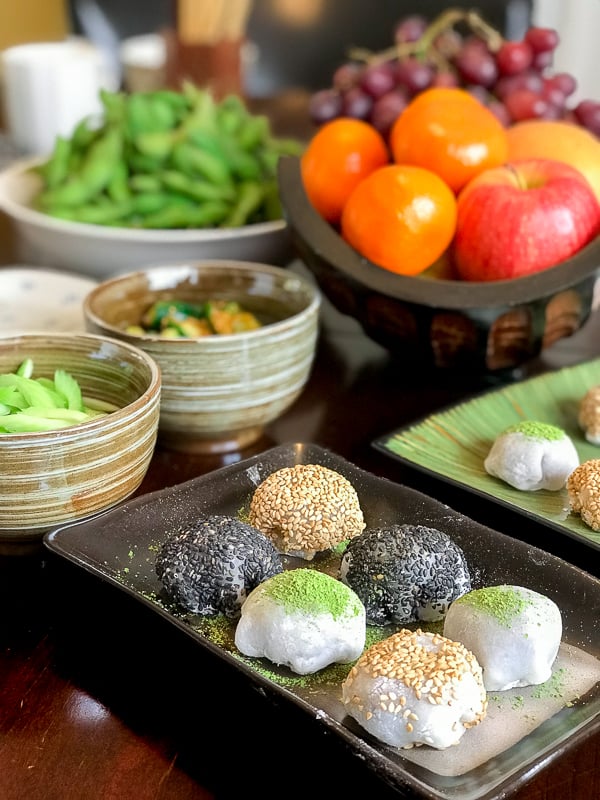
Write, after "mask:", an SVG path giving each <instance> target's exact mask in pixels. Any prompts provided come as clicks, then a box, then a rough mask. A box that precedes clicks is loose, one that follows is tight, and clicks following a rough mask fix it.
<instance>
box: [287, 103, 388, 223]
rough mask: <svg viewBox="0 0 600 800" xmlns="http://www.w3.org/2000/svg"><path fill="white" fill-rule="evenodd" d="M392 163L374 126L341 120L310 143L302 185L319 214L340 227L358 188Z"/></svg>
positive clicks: (304, 158)
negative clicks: (360, 183) (374, 173)
mask: <svg viewBox="0 0 600 800" xmlns="http://www.w3.org/2000/svg"><path fill="white" fill-rule="evenodd" d="M389 160H390V154H389V150H388V147H387V145H386V143H385V141H384V139H383V137H382V136H381V134H380V133H378V131H377V130H375V128H374V127H373V126H372V125H369V124H368V123H367V122H363V121H362V120H358V119H352V118H350V117H340V118H339V119H336V120H333V121H332V122H328V123H326V124H325V125H323V127H321V128H320V129H319V130H318V131H317V133H316V134H315V135H314V136H313V138H312V139H311V140H310V142H309V143H308V146H307V148H306V150H305V151H304V153H303V155H302V157H301V160H300V169H301V175H302V183H303V185H304V189H305V191H306V194H307V196H308V199H309V200H310V202H311V203H312V205H313V206H314V207H315V208H316V210H317V211H318V212H319V214H321V216H322V217H324V218H325V219H326V220H327V221H328V222H331V223H337V222H339V220H340V217H341V214H342V209H343V207H344V203H345V202H346V200H347V199H348V197H349V195H350V193H351V192H352V190H353V189H354V187H355V186H356V184H357V183H359V181H361V180H362V179H363V178H365V177H366V176H367V175H369V174H370V173H371V172H372V171H373V170H374V169H377V168H378V167H381V166H383V165H384V164H387V163H388V162H389Z"/></svg>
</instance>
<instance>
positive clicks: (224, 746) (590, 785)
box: [0, 265, 600, 800]
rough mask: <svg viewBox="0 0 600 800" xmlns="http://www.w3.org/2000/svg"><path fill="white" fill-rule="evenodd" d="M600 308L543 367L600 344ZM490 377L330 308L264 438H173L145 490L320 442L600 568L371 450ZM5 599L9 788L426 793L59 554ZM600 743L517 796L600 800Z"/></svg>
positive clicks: (82, 798) (219, 794)
mask: <svg viewBox="0 0 600 800" xmlns="http://www.w3.org/2000/svg"><path fill="white" fill-rule="evenodd" d="M294 267H296V265H294ZM299 268H300V269H301V270H302V269H303V268H302V267H301V266H299ZM597 317H598V315H597V314H595V315H594V316H593V318H592V319H591V320H590V321H589V322H588V323H587V325H586V327H585V328H584V329H583V330H582V331H581V332H580V333H579V334H577V335H576V336H575V337H572V340H569V341H568V342H566V343H560V344H559V345H558V346H555V348H554V350H553V351H551V354H550V356H551V357H550V359H549V361H548V360H546V361H545V362H538V363H537V364H535V365H532V371H533V370H535V369H540V368H547V367H548V366H557V365H560V363H571V362H574V361H577V360H581V359H582V358H587V357H590V356H592V355H594V354H595V353H596V352H597V349H596V350H595V349H594V342H595V341H596V342H597V341H599V339H598V324H599V321H598V319H597ZM596 347H597V348H599V349H600V346H598V345H596ZM489 385H490V384H489V382H486V381H482V380H481V379H478V378H477V377H471V378H470V379H467V378H465V377H463V378H462V379H460V380H458V379H457V378H456V376H454V375H446V374H443V373H439V372H438V373H428V374H427V373H425V374H422V375H419V374H415V373H414V372H411V373H407V372H406V371H405V370H404V369H403V368H402V367H401V366H400V365H398V364H397V363H395V362H394V361H393V360H392V359H390V357H389V355H388V354H387V352H386V351H384V350H383V349H382V348H380V347H379V346H378V345H376V344H375V343H373V342H371V341H370V340H369V339H367V338H366V336H365V335H364V334H363V333H362V331H361V330H360V328H359V327H358V325H357V324H356V323H355V322H354V320H351V319H349V318H347V317H343V316H342V315H340V314H338V313H337V312H336V311H335V310H334V309H332V308H331V306H330V305H329V304H328V303H327V302H325V304H324V308H323V315H322V330H321V337H320V343H319V348H318V354H317V359H316V363H315V366H314V370H313V374H312V377H311V380H310V382H309V384H308V386H307V387H306V389H305V391H304V392H303V394H302V396H301V398H300V399H299V400H298V401H297V402H296V404H295V405H294V406H293V408H292V409H290V410H289V411H288V412H287V413H286V414H285V415H284V416H283V417H282V418H281V419H280V420H278V421H277V422H276V423H274V424H273V425H271V426H270V427H269V429H268V430H267V431H266V432H265V435H264V437H263V438H262V439H261V440H260V442H258V443H257V444H256V445H255V446H253V447H252V448H250V449H249V450H247V451H244V452H242V453H234V454H230V455H228V456H211V457H200V456H186V455H182V454H178V453H173V452H167V451H163V450H157V451H156V454H155V457H154V459H153V462H152V464H151V467H150V470H149V472H148V474H147V477H146V479H145V480H144V482H143V485H142V486H141V488H140V490H139V491H140V493H142V492H147V491H151V490H154V489H157V488H161V487H165V486H169V485H174V484H177V483H180V482H182V481H184V480H187V479H188V478H191V477H194V476H196V475H200V474H203V473H206V472H207V471H209V470H212V469H215V468H217V467H220V466H222V465H224V464H226V463H231V462H232V461H236V460H239V459H240V458H244V457H247V456H250V455H253V454H254V453H257V452H260V451H262V450H264V449H267V448H269V447H271V446H275V445H277V444H280V443H284V442H290V441H298V442H314V443H318V444H320V445H323V446H325V447H328V448H329V449H331V450H333V451H334V452H336V453H338V454H340V455H342V456H344V457H346V458H347V459H349V460H351V461H353V462H354V463H356V464H358V465H360V466H362V467H363V468H365V469H368V470H370V471H372V472H374V473H375V474H378V475H383V476H386V477H388V478H391V479H392V480H395V481H398V482H401V483H405V484H407V485H411V486H414V487H416V488H418V489H421V490H422V491H425V492H426V493H427V494H430V495H432V496H435V497H437V498H438V499H440V500H442V501H443V502H446V503H447V504H448V505H450V506H452V507H454V508H456V509H457V510H459V511H462V512H463V513H466V514H467V515H469V516H471V517H473V518H475V519H477V520H478V521H480V522H483V523H485V524H488V525H490V526H491V527H494V528H497V529H499V530H503V531H504V532H513V531H514V532H515V533H516V534H518V535H519V536H520V537H521V538H525V539H527V540H528V541H530V542H531V543H533V544H535V545H538V546H541V547H546V548H547V549H549V550H551V551H553V552H554V553H556V554H557V555H559V556H561V557H563V558H566V559H569V560H570V561H572V562H573V563H575V564H577V565H578V566H580V567H582V568H584V569H587V570H588V571H591V572H596V574H597V573H598V558H597V553H594V552H590V548H587V547H585V546H583V545H579V544H578V543H577V542H575V541H572V540H566V539H567V537H562V539H561V537H559V536H557V535H556V534H552V533H548V532H547V531H545V530H543V529H541V528H538V527H536V526H535V525H534V524H533V523H529V522H527V523H526V524H524V523H521V524H519V526H518V527H515V517H514V516H513V515H511V514H510V512H508V511H503V510H501V509H498V508H494V507H490V506H489V505H488V504H486V503H485V502H483V501H478V500H477V499H476V498H475V497H474V496H471V495H468V494H467V493H466V492H461V491H459V490H458V489H455V488H453V487H451V486H449V485H446V484H443V483H441V482H440V481H435V480H433V479H427V478H426V477H425V476H423V475H420V474H418V473H416V472H415V471H412V470H410V469H408V468H406V467H403V466H402V465H400V464H399V463H398V462H395V461H393V460H392V459H391V458H388V457H387V456H385V455H383V454H381V453H379V452H378V451H376V450H375V449H374V448H373V447H372V445H371V442H372V440H373V439H374V438H375V437H377V436H379V435H382V434H385V433H387V432H389V431H391V430H393V429H395V428H397V427H400V426H402V425H404V424H406V423H408V422H410V421H412V420H415V419H417V418H419V417H420V416H422V415H424V414H427V413H429V412H431V411H434V410H436V409H438V408H440V407H442V406H444V405H446V404H448V403H451V402H454V401H456V400H459V399H460V398H462V397H465V396H467V395H469V394H471V393H472V392H475V391H478V390H479V389H482V388H486V387H488V386H489ZM0 600H1V606H0V799H1V800H192V798H193V799H194V800H201V799H202V798H207V799H208V798H218V799H219V800H221V798H224V799H227V800H228V799H229V798H238V797H243V796H245V797H261V798H275V797H277V798H280V797H283V796H285V795H287V796H289V797H291V798H294V797H299V796H303V795H309V794H310V795H311V796H313V797H316V798H322V797H323V798H324V797H328V796H336V797H358V796H359V794H363V793H365V792H369V796H371V797H373V798H381V799H382V800H383V798H390V800H392V798H398V797H400V796H407V797H409V796H412V795H408V794H407V795H401V794H399V793H398V792H392V791H391V790H390V788H389V787H388V786H387V785H385V784H383V782H381V781H380V780H379V779H378V778H377V776H375V775H373V774H372V773H371V772H370V771H369V770H368V769H367V768H366V767H365V766H364V765H363V764H362V763H357V760H356V759H355V758H353V757H352V756H351V755H350V754H349V753H348V752H346V751H345V750H344V746H343V745H342V744H340V743H339V742H338V741H337V740H336V739H335V738H334V737H333V736H332V735H331V734H327V733H323V732H322V730H321V729H322V727H323V726H319V724H318V721H316V720H314V719H306V718H305V717H307V715H305V714H304V713H301V712H300V711H298V712H297V714H290V711H289V709H288V708H287V704H285V705H286V708H283V707H282V705H281V704H279V703H278V702H277V701H272V700H267V699H266V698H265V697H264V696H262V695H261V693H260V692H257V691H255V690H254V689H251V688H250V687H248V685H247V681H244V679H243V676H241V675H240V674H238V673H237V672H236V671H234V670H232V669H231V667H229V666H228V665H227V664H224V663H223V662H221V661H220V660H218V659H213V657H212V656H211V655H210V654H209V653H206V652H204V651H201V648H198V647H197V645H195V644H194V642H193V641H192V640H191V639H189V638H188V637H186V636H184V635H182V633H181V631H177V630H176V629H174V628H173V627H171V626H170V625H169V624H168V623H166V622H165V621H164V620H162V619H161V618H158V617H156V616H155V615H153V614H152V613H151V612H150V611H149V610H148V609H147V608H145V607H143V606H141V604H137V603H136V602H135V601H134V600H133V599H131V598H129V596H128V595H125V594H124V593H121V592H119V591H117V590H116V589H114V588H113V587H110V586H108V585H106V584H104V583H101V582H100V581H99V580H98V579H96V578H95V577H93V576H92V575H89V574H87V573H85V572H84V571H83V570H78V569H77V568H76V567H74V566H72V565H70V564H68V563H67V562H65V561H63V560H61V559H60V558H59V557H57V556H55V555H54V554H52V553H50V552H47V551H45V550H41V551H40V552H39V553H34V554H32V555H31V556H27V557H23V556H19V557H16V556H4V557H2V558H1V559H0ZM582 612H584V609H582ZM599 745H600V734H598V733H596V734H595V735H593V736H590V737H589V738H588V739H587V740H586V741H585V742H584V743H582V744H580V745H579V746H578V747H577V748H576V749H574V750H573V751H570V752H568V753H567V754H564V755H563V756H561V757H560V758H559V759H558V760H556V761H555V762H553V763H552V764H551V765H549V766H548V767H547V768H545V769H542V770H541V771H540V772H539V774H537V775H536V776H535V778H534V779H533V780H531V782H530V783H529V784H528V785H527V786H526V787H524V788H522V789H521V790H520V791H519V792H518V793H517V794H515V795H514V797H515V798H517V800H591V798H596V797H600V752H599ZM242 793H243V794H242Z"/></svg>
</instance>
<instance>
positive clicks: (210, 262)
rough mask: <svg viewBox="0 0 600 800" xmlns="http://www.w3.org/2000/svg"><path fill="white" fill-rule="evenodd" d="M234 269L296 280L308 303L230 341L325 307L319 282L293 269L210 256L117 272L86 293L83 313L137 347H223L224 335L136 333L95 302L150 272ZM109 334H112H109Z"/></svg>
mask: <svg viewBox="0 0 600 800" xmlns="http://www.w3.org/2000/svg"><path fill="white" fill-rule="evenodd" d="M228 268H233V269H235V270H240V271H243V272H248V273H250V274H252V275H254V274H256V273H257V272H258V273H259V274H261V275H268V276H271V277H273V278H275V279H279V278H280V279H282V280H284V279H287V280H289V281H293V282H294V283H297V284H299V285H300V286H301V288H302V290H303V291H305V292H306V299H307V303H306V305H305V306H304V307H303V308H301V309H300V310H298V311H295V312H294V313H291V314H288V315H287V316H285V317H284V318H283V319H280V320H276V321H275V322H269V323H268V324H266V325H263V326H261V327H260V328H254V329H252V330H248V331H240V332H239V333H228V334H227V335H226V337H225V338H226V340H227V342H231V343H232V344H235V343H237V342H239V341H242V340H245V339H248V338H251V339H252V340H259V339H261V338H265V337H268V336H270V335H271V334H272V333H276V332H278V331H279V330H280V329H281V328H286V327H289V325H290V322H300V321H301V320H303V319H304V318H306V317H312V316H313V315H314V314H316V313H317V312H318V310H319V308H320V306H321V301H322V295H321V291H320V289H319V287H318V286H317V285H316V283H313V282H312V281H310V280H308V279H307V278H305V277H304V276H302V275H298V274H297V273H295V272H290V271H289V270H288V269H286V268H285V267H277V266H275V265H272V264H263V263H261V262H255V261H240V260H235V259H225V258H222V259H219V258H209V259H206V260H197V261H191V260H189V259H188V260H186V261H181V262H173V263H170V264H165V265H153V266H150V267H146V268H143V267H142V268H140V269H136V270H133V271H131V272H127V273H123V274H121V275H114V276H113V277H111V278H108V279H107V280H105V281H102V282H101V283H99V284H98V285H97V286H94V287H93V288H92V289H90V291H89V292H88V294H87V295H86V296H85V298H84V300H83V312H84V316H85V318H86V320H87V321H89V322H91V323H92V324H94V325H95V326H96V327H99V328H103V329H104V330H106V331H114V333H115V335H118V336H119V338H120V339H121V341H126V342H128V343H130V344H131V345H132V346H134V347H139V348H142V347H143V346H144V344H146V343H150V342H152V343H158V342H165V343H167V342H168V343H170V344H169V346H171V344H177V345H179V346H182V347H192V346H197V345H198V343H199V342H202V344H203V345H204V346H205V347H209V348H210V347H215V348H220V347H221V346H222V344H223V339H224V337H223V336H186V337H181V338H172V339H171V338H167V337H164V336H160V335H159V334H153V333H144V334H136V333H128V332H127V331H126V330H124V329H121V328H119V327H117V326H116V325H113V324H112V323H110V322H107V321H106V320H105V319H104V318H103V317H102V316H100V314H98V312H97V311H95V310H94V309H93V308H92V305H93V303H94V301H95V300H96V299H97V298H98V297H99V296H101V295H102V294H103V293H104V292H105V291H106V290H108V289H110V288H113V287H115V286H117V285H118V284H119V283H122V282H123V281H124V280H132V279H136V278H140V279H143V278H144V277H145V276H147V275H152V274H153V273H156V274H158V273H161V272H165V271H167V270H173V271H175V270H181V276H182V279H184V278H185V274H184V271H185V270H186V269H187V270H189V273H188V274H197V270H208V271H211V270H214V271H215V272H216V271H222V270H223V269H228ZM162 288H165V289H176V288H177V284H174V285H173V286H171V287H162ZM152 291H153V290H152V288H150V293H152ZM107 335H108V334H107Z"/></svg>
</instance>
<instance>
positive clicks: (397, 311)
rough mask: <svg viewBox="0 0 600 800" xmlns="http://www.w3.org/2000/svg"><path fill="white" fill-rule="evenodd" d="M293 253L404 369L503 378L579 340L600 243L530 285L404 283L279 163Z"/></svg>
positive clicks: (288, 165)
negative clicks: (359, 248)
mask: <svg viewBox="0 0 600 800" xmlns="http://www.w3.org/2000/svg"><path fill="white" fill-rule="evenodd" d="M279 192H280V197H281V200H282V203H283V206H284V213H285V217H286V219H287V222H288V225H289V227H290V235H291V237H292V242H293V244H294V247H295V248H296V250H297V251H298V253H299V254H300V256H301V257H302V259H303V260H304V261H305V263H306V265H307V266H308V267H309V268H310V269H311V270H312V272H313V273H314V275H315V276H316V278H317V280H318V282H319V285H320V288H321V289H322V291H323V294H325V295H326V296H327V297H328V298H329V299H330V300H331V302H332V303H333V304H334V305H335V306H336V307H337V309H338V310H340V311H341V312H343V313H344V314H348V315H350V316H352V317H355V318H356V319H357V320H358V321H359V322H360V323H361V325H362V327H363V329H364V330H365V332H366V333H367V334H368V335H369V336H370V337H371V338H372V339H374V340H375V341H377V342H379V343H380V344H382V345H384V346H385V347H387V348H388V349H389V350H390V351H391V352H392V353H393V354H394V355H395V356H396V357H397V358H398V359H399V360H401V361H405V362H407V363H410V364H412V365H417V366H419V367H422V366H426V365H427V366H432V367H435V368H437V367H440V368H453V369H463V370H466V371H473V370H477V371H479V372H486V373H501V372H505V371H507V370H513V369H515V368H516V367H519V366H521V365H523V364H525V363H527V362H528V361H530V360H532V359H533V358H534V357H536V356H537V355H539V354H540V352H541V351H542V350H543V349H545V348H547V347H549V346H550V345H552V344H554V343H555V342H556V341H558V340H559V339H562V338H563V337H566V336H570V335H571V334H573V333H575V331H576V330H578V329H579V328H580V327H581V326H582V325H583V323H584V322H585V321H586V320H587V318H588V316H589V314H590V311H591V309H592V303H593V297H594V285H595V283H596V277H597V274H598V269H599V267H600V237H597V238H596V240H595V241H593V242H592V243H591V244H589V245H588V246H587V247H586V248H584V249H583V250H581V251H580V252H579V253H578V254H577V255H575V256H573V257H572V258H570V259H568V260H566V261H564V262H562V263H561V264H559V265H557V266H555V267H552V268H551V269H547V270H544V271H542V272H538V273H536V274H534V275H530V276H527V277H524V278H518V279H515V280H505V281H493V282H487V283H486V282H468V281H460V280H447V279H437V278H435V279H434V278H431V277H424V276H417V277H407V276H403V275H396V274H394V273H392V272H389V271H388V270H385V269H382V268H381V267H378V266H377V265H375V264H373V263H371V262H370V261H368V260H367V259H365V258H363V257H362V256H360V255H359V254H358V253H357V252H356V250H354V249H353V248H352V247H350V245H348V244H347V243H346V242H345V241H344V240H343V239H342V237H341V236H340V235H339V233H338V232H337V231H336V229H335V228H334V227H332V226H331V225H329V224H328V223H327V222H325V221H324V220H323V219H322V218H321V217H320V216H319V214H318V213H317V212H316V211H315V209H314V208H313V207H312V205H311V204H310V202H309V200H308V198H307V196H306V193H305V191H304V188H303V186H302V180H301V176H300V163H299V160H298V159H297V158H293V157H286V158H284V159H281V160H280V162H279Z"/></svg>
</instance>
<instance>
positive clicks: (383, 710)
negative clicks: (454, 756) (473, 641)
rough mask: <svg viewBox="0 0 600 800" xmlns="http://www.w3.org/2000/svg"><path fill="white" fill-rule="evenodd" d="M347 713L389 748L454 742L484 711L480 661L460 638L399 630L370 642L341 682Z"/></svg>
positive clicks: (484, 713)
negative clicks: (373, 642)
mask: <svg viewBox="0 0 600 800" xmlns="http://www.w3.org/2000/svg"><path fill="white" fill-rule="evenodd" d="M342 700H343V702H344V705H345V707H346V711H347V712H348V714H349V715H350V716H351V717H353V718H354V719H355V720H356V721H357V722H358V723H359V724H360V725H361V726H362V727H363V728H364V729H365V730H366V731H368V732H369V733H370V734H371V735H372V736H375V737H376V738H377V739H379V740H381V741H382V742H385V743H386V744H389V745H390V746H391V747H399V748H403V749H408V748H411V747H414V746H415V745H429V746H430V747H434V748H436V749H438V750H443V749H445V748H446V747H450V746H451V745H455V744H458V742H459V741H460V739H461V738H462V736H463V734H464V733H465V731H466V730H467V729H468V728H471V727H473V726H474V725H477V724H478V723H479V722H481V720H482V719H483V718H484V717H485V715H486V713H487V696H486V692H485V688H484V686H483V680H482V675H481V666H480V665H479V664H478V662H477V659H476V658H475V656H474V655H473V654H472V653H470V652H469V651H468V649H467V648H466V647H465V646H464V645H463V644H461V643H460V642H454V641H451V640H450V639H448V638H446V637H444V636H440V634H437V633H435V634H434V633H424V632H423V631H421V630H416V631H410V630H407V629H402V630H400V631H399V632H398V633H394V634H392V635H391V636H389V637H388V638H387V639H383V640H381V641H379V642H377V643H376V644H373V645H371V647H369V648H368V649H367V650H365V652H364V653H363V655H362V656H361V657H360V658H359V659H358V661H357V662H356V664H355V665H354V666H353V667H352V669H351V670H350V672H349V673H348V676H347V677H346V679H345V681H344V683H343V684H342Z"/></svg>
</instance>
